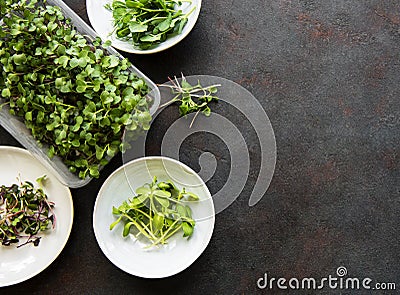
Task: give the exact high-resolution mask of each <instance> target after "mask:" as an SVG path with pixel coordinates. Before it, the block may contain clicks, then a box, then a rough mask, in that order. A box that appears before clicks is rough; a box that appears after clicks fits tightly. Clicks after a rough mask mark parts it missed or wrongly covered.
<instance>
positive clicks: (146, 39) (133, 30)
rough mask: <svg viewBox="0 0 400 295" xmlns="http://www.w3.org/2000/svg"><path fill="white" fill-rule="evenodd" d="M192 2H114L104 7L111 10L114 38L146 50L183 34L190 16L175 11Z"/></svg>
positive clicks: (162, 0)
mask: <svg viewBox="0 0 400 295" xmlns="http://www.w3.org/2000/svg"><path fill="white" fill-rule="evenodd" d="M183 2H189V3H190V5H191V0H186V1H185V0H180V1H179V0H123V1H119V0H114V1H113V2H112V3H111V4H106V5H105V8H106V9H109V10H111V11H112V14H113V24H114V31H115V35H116V36H117V38H118V39H121V40H124V41H128V42H131V43H132V44H133V45H135V46H137V47H139V48H140V49H148V48H150V47H152V46H153V45H155V44H159V43H161V42H164V41H165V40H167V38H169V37H171V36H174V35H178V34H181V33H182V30H183V28H184V26H185V25H186V23H187V21H188V17H189V15H190V14H191V13H192V12H193V11H194V10H195V8H196V7H193V8H192V9H191V10H190V11H189V12H188V13H186V14H184V13H183V12H182V10H178V9H176V7H179V6H181V5H182V3H183Z"/></svg>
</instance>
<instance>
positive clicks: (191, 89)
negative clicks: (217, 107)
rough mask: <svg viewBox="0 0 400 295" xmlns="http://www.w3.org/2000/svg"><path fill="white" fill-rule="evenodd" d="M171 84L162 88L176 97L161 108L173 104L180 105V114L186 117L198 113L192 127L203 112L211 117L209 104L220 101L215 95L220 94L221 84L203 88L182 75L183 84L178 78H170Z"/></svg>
mask: <svg viewBox="0 0 400 295" xmlns="http://www.w3.org/2000/svg"><path fill="white" fill-rule="evenodd" d="M168 79H169V81H170V84H161V85H158V86H160V87H167V88H170V89H171V91H172V94H173V95H175V96H174V97H173V98H172V99H171V100H169V101H168V102H166V103H164V104H163V105H161V106H160V108H163V107H166V106H168V105H170V104H172V103H178V104H179V114H180V115H181V116H185V115H187V114H189V113H193V112H196V115H195V116H194V117H193V120H192V122H191V124H190V127H192V125H193V122H194V120H195V119H196V117H197V115H198V114H199V113H200V112H202V113H203V114H204V115H205V116H207V117H208V116H210V114H211V109H210V106H209V103H210V102H212V101H218V100H219V98H218V97H217V96H216V95H215V93H217V92H218V87H220V86H221V84H215V85H210V86H205V87H203V86H202V85H201V84H200V82H199V81H197V84H196V85H191V84H190V83H189V82H188V81H187V80H186V78H185V76H184V75H182V79H181V82H179V81H178V79H177V78H176V76H175V77H174V79H171V78H168Z"/></svg>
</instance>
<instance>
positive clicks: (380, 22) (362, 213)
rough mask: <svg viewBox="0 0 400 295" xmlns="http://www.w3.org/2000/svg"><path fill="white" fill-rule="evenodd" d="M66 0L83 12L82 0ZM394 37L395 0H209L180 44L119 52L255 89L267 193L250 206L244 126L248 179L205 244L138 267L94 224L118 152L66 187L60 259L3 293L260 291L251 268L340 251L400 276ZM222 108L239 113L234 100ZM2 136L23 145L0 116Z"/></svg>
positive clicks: (158, 125)
mask: <svg viewBox="0 0 400 295" xmlns="http://www.w3.org/2000/svg"><path fill="white" fill-rule="evenodd" d="M66 3H67V4H69V5H70V7H71V8H72V9H73V10H74V11H75V12H77V13H78V14H79V15H80V16H81V17H82V18H83V19H84V20H85V21H88V18H87V16H86V8H85V3H84V1H83V0H68V1H67V0H66ZM399 45H400V3H399V2H398V1H397V0H393V1H381V0H366V1H355V0H353V1H348V0H341V1H340V0H339V1H317V0H297V1H296V0H277V1H264V0H254V1H238V0H205V1H203V7H202V11H201V14H200V18H199V20H198V23H197V25H196V26H195V28H194V30H193V31H192V33H191V34H190V35H189V36H188V37H187V38H186V39H185V40H184V41H182V42H181V43H180V44H178V45H177V46H175V47H174V48H172V49H170V50H167V51H165V52H163V53H159V54H155V55H150V56H134V55H128V54H124V55H125V56H127V57H129V58H130V59H131V61H132V62H133V63H134V64H135V65H136V66H137V67H138V68H139V69H141V70H142V71H143V72H144V73H145V74H147V75H148V76H149V77H150V78H151V79H152V80H154V81H155V82H157V83H162V82H164V81H165V80H166V78H167V77H168V76H173V75H179V74H180V72H183V73H185V74H186V75H195V74H208V75H215V76H221V77H225V78H227V79H231V80H233V81H236V82H238V83H240V84H241V85H242V86H244V87H246V88H247V89H248V90H250V91H251V92H252V93H253V94H254V96H255V97H256V98H257V99H258V100H259V101H260V103H261V104H262V106H263V107H264V109H265V111H266V112H267V114H268V115H269V118H270V120H271V123H272V125H273V127H274V131H275V136H276V141H277V148H278V158H277V165H276V171H275V175H274V178H273V180H272V183H271V186H270V188H269V190H268V192H267V193H266V195H265V196H264V198H263V199H262V200H261V201H260V202H259V203H258V204H257V205H256V206H255V207H252V208H250V207H248V206H247V202H248V198H249V195H250V192H251V188H252V185H254V183H255V180H256V176H257V171H258V170H257V167H258V163H257V161H259V159H260V154H259V153H260V149H259V148H258V146H257V138H256V136H255V134H252V133H251V132H250V133H249V134H248V135H247V138H246V139H247V141H248V144H249V145H250V146H255V147H254V148H252V149H251V151H250V156H251V159H252V165H251V174H250V178H249V181H248V183H247V186H246V187H245V189H244V191H243V193H242V194H241V196H240V197H239V198H238V199H237V200H236V201H235V203H233V204H232V205H231V206H230V207H229V208H228V209H227V210H225V211H223V212H222V213H221V214H218V215H217V216H216V225H215V231H214V234H213V237H212V240H211V242H210V244H209V246H208V248H207V249H206V251H205V252H204V253H203V255H202V256H201V257H200V258H199V259H198V260H197V261H196V262H195V263H194V264H193V265H192V266H191V267H189V268H188V269H187V270H186V271H184V272H182V273H180V274H178V275H176V276H174V277H171V278H168V279H162V280H145V279H140V278H136V277H133V276H130V275H128V274H126V273H124V272H122V271H120V270H119V269H118V268H116V267H114V266H113V265H112V264H111V263H110V262H109V261H108V260H107V259H106V258H105V256H104V255H103V254H102V252H101V251H100V248H99V247H98V245H97V243H96V241H95V237H94V234H93V230H92V210H93V205H94V201H95V198H96V195H97V192H98V190H99V188H100V186H101V184H102V182H103V181H104V180H105V179H106V178H107V176H108V175H109V174H110V173H111V172H112V171H113V170H115V169H116V168H117V167H118V166H119V165H121V162H122V161H121V159H120V157H117V158H118V159H115V160H113V162H112V163H111V165H109V166H108V167H107V168H106V169H105V170H103V173H102V175H101V178H100V179H97V180H94V181H93V182H91V183H90V184H89V185H87V186H86V187H84V188H82V189H74V190H72V194H73V199H74V206H75V220H74V225H73V229H72V233H71V236H70V239H69V241H68V243H67V245H66V247H65V249H64V251H63V252H62V253H61V255H60V256H59V257H58V258H57V260H56V261H55V262H54V263H53V264H52V265H51V266H50V267H49V268H47V269H46V270H45V271H43V272H42V273H41V274H39V275H37V276H36V277H34V278H32V279H30V280H28V281H26V282H23V283H21V284H18V285H16V286H12V287H6V288H2V289H0V293H1V294H20V293H22V292H26V293H28V292H29V293H32V294H62V293H64V294H111V293H114V294H161V293H165V294H257V293H263V291H261V290H258V289H257V285H256V281H257V279H258V278H259V277H261V276H263V274H264V273H265V272H268V274H269V275H270V276H274V277H281V276H282V277H286V278H290V277H297V278H303V277H311V276H314V277H315V278H321V277H323V276H328V275H330V274H331V275H335V272H336V268H337V267H338V266H341V265H343V266H346V267H347V269H348V272H349V276H352V277H361V278H362V277H370V278H373V279H374V281H380V282H395V283H397V287H398V288H397V289H400V228H399V224H400V219H399V210H400V165H399V164H400V150H399V142H400V141H399V140H400V132H399V129H400V128H399V127H400V102H399V97H400V75H399V70H400V60H399V57H400V50H399ZM219 112H220V113H222V114H223V115H224V116H226V117H227V118H233V120H234V118H235V117H236V116H237V114H236V113H235V112H234V111H233V110H230V109H223V108H221V107H219ZM174 116H175V117H176V114H175V113H174V112H172V111H171V112H170V113H169V115H168V113H167V116H164V117H161V118H160V119H159V120H157V121H156V122H155V124H154V126H153V128H154V129H153V134H154V138H155V139H154V142H153V143H152V144H151V146H150V147H149V153H150V154H157V153H158V150H159V147H158V146H157V144H158V143H159V142H157V141H159V140H160V138H161V137H162V134H163V133H162V132H163V130H164V129H165V126H166V124H167V123H168V122H171V120H173V118H174ZM246 124H247V123H246V122H244V123H243V126H244V127H243V128H247V127H246ZM205 143H206V144H205ZM0 144H3V145H6V144H8V145H17V146H18V143H17V142H16V141H15V140H13V138H12V137H11V136H10V135H9V134H7V133H6V132H5V131H4V130H3V129H1V130H0ZM182 148H183V149H186V150H187V153H186V157H185V158H184V159H183V160H184V161H185V162H186V163H187V164H189V165H191V166H192V167H195V168H196V167H198V166H197V165H198V163H197V158H196V157H195V156H196V155H198V153H196V151H212V152H214V153H222V154H224V153H227V150H226V147H224V145H223V144H222V143H221V142H220V141H219V140H218V139H216V138H213V137H212V136H211V137H207V135H204V134H203V135H198V136H194V137H191V138H189V139H188V142H187V143H186V144H185V145H184V146H183V147H182ZM190 152H192V154H193V157H190V156H187V155H191V154H190ZM227 173H228V172H227V171H225V170H224V169H223V170H222V172H221V171H220V172H219V173H218V177H217V178H216V179H214V180H212V181H211V182H210V183H209V185H210V190H211V191H214V192H215V191H217V190H218V189H219V188H220V187H221V186H222V184H223V181H224V179H226V176H227V175H228V174H227ZM0 259H1V258H0ZM155 267H156V266H155ZM397 291H398V290H397ZM264 292H266V290H264ZM293 292H294V291H292V293H293ZM269 293H271V294H272V293H274V294H275V293H278V292H277V290H276V289H275V290H273V291H270V292H269ZM287 293H290V292H283V294H287ZM298 293H303V294H310V292H306V291H304V292H298ZM339 293H342V294H350V293H353V292H351V291H342V292H340V291H338V290H336V291H332V290H328V289H327V288H325V289H324V290H323V292H320V293H319V294H339ZM375 293H376V294H382V293H381V292H375ZM399 293H400V292H399ZM357 294H370V293H369V292H368V293H367V292H365V293H364V292H359V293H357ZM387 294H395V292H394V291H392V292H387Z"/></svg>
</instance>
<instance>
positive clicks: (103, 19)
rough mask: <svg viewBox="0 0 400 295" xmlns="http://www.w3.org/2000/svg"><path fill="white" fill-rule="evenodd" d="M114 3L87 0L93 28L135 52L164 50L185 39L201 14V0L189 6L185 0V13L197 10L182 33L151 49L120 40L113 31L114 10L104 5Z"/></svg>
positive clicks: (123, 47)
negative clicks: (136, 46)
mask: <svg viewBox="0 0 400 295" xmlns="http://www.w3.org/2000/svg"><path fill="white" fill-rule="evenodd" d="M108 3H112V0H86V10H87V15H88V17H89V21H90V23H91V24H92V27H93V29H94V30H95V31H96V33H97V34H98V35H99V36H100V38H101V39H103V40H104V41H106V40H110V41H111V44H112V46H113V47H115V48H117V49H119V50H122V51H125V52H129V53H135V54H150V53H156V52H160V51H163V50H165V49H168V48H170V47H172V46H174V45H175V44H177V43H179V42H180V41H181V40H183V39H184V38H185V37H186V36H187V35H188V34H189V33H190V31H191V30H192V29H193V27H194V25H195V24H196V21H197V19H198V17H199V14H200V8H201V0H193V1H192V4H191V5H190V6H189V4H188V3H186V2H184V3H183V4H182V6H181V7H180V9H182V12H183V13H188V12H189V11H190V10H191V9H192V8H193V7H195V10H194V11H193V12H192V13H191V14H190V15H189V18H188V22H187V23H186V25H185V27H184V28H183V31H182V33H181V34H179V35H177V36H173V37H170V38H168V39H167V40H166V41H164V42H162V43H160V44H158V45H156V46H155V47H153V48H150V49H145V50H144V49H140V48H135V47H134V45H132V44H131V43H130V42H125V41H121V40H118V39H117V38H116V36H115V34H111V35H110V33H111V32H113V30H114V27H113V17H112V12H111V11H109V10H107V9H106V8H104V5H106V4H108Z"/></svg>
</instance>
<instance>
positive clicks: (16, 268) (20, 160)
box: [0, 146, 74, 293]
mask: <svg viewBox="0 0 400 295" xmlns="http://www.w3.org/2000/svg"><path fill="white" fill-rule="evenodd" d="M43 175H46V176H47V177H46V182H45V185H44V191H45V193H46V194H47V196H48V198H49V200H51V201H54V203H55V206H54V214H55V216H56V227H55V229H49V230H48V231H46V232H43V233H39V234H38V236H41V237H42V239H41V240H40V243H39V245H38V246H37V247H35V246H33V245H32V244H27V245H25V246H22V247H20V248H16V245H13V244H12V245H10V246H2V245H0V257H1V258H0V287H4V286H9V285H13V284H17V283H20V282H23V281H25V280H27V279H29V278H32V277H33V276H35V275H37V274H38V273H40V272H41V271H43V270H44V269H45V268H47V267H48V266H49V265H50V264H51V263H52V262H53V261H54V260H55V259H56V258H57V257H58V255H59V254H60V253H61V251H62V250H63V248H64V246H65V244H66V243H67V240H68V238H69V235H70V232H71V228H72V221H73V215H74V210H73V204H72V197H71V193H70V191H69V189H68V187H66V186H64V185H63V184H62V183H61V182H60V181H59V180H58V179H57V177H56V176H55V175H54V174H53V173H52V172H51V171H49V170H48V169H46V168H45V167H44V166H43V165H42V164H41V163H40V162H39V160H37V159H36V158H35V157H33V156H32V155H31V154H30V153H29V152H28V151H27V150H24V149H21V148H16V147H10V146H0V179H1V183H0V185H3V184H4V185H11V184H13V183H18V181H17V178H20V181H22V182H24V181H30V182H32V183H33V184H35V185H36V182H35V181H36V179H37V178H39V177H41V176H43ZM24 241H25V240H21V242H24ZM5 293H6V292H5Z"/></svg>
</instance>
